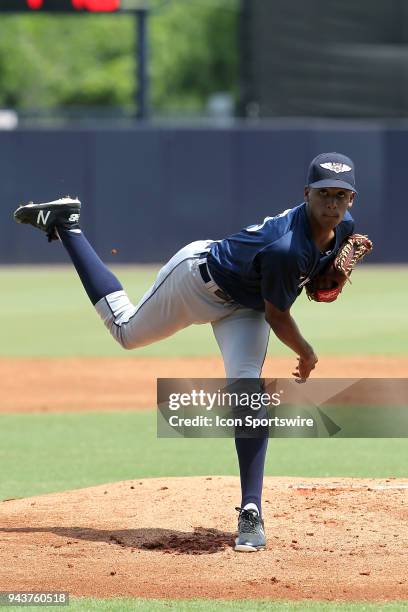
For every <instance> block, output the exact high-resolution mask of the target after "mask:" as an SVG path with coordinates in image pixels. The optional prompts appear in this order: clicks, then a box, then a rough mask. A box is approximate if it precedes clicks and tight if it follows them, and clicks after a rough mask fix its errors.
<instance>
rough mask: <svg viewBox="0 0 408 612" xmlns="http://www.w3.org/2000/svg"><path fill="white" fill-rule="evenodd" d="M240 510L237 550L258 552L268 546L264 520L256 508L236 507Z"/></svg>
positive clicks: (236, 541)
mask: <svg viewBox="0 0 408 612" xmlns="http://www.w3.org/2000/svg"><path fill="white" fill-rule="evenodd" d="M235 510H238V512H239V518H238V537H237V538H236V540H235V550H237V551H238V552H256V551H257V550H262V549H263V548H265V546H266V539H265V531H264V522H263V520H262V519H261V517H260V516H259V514H258V513H257V511H256V510H244V509H243V508H235Z"/></svg>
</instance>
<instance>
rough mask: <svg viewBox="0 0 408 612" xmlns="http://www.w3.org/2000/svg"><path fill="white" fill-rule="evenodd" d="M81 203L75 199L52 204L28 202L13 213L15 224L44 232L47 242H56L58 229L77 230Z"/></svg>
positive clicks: (61, 200)
mask: <svg viewBox="0 0 408 612" xmlns="http://www.w3.org/2000/svg"><path fill="white" fill-rule="evenodd" d="M80 216H81V202H80V201H79V200H78V199H76V198H70V197H66V198H61V199H59V200H54V201H53V202H45V203H43V204H34V202H29V203H28V204H24V205H23V206H19V207H18V208H17V210H16V211H15V212H14V220H15V221H17V223H28V224H29V225H32V226H33V227H37V228H38V229H40V230H42V231H43V232H45V233H46V234H47V236H48V241H49V242H51V240H58V232H57V229H58V227H63V228H65V229H70V230H72V229H79V218H80Z"/></svg>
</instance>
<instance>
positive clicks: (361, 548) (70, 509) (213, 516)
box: [0, 476, 408, 601]
mask: <svg viewBox="0 0 408 612" xmlns="http://www.w3.org/2000/svg"><path fill="white" fill-rule="evenodd" d="M299 485H302V486H304V487H306V488H297V487H299ZM238 492H239V481H238V479H237V478H234V477H225V476H223V477H221V476H212V477H210V476H209V477H195V478H158V479H148V480H135V481H126V482H120V483H115V484H107V485H101V486H97V487H92V488H88V489H79V490H75V491H68V492H65V493H55V494H51V495H42V496H39V497H32V498H26V499H18V500H9V501H3V502H2V503H0V522H1V528H0V532H1V540H2V546H1V547H0V584H2V585H7V589H8V590H19V589H21V590H25V591H27V590H28V591H30V590H39V589H41V590H46V591H58V590H64V591H69V592H70V594H71V595H75V596H80V595H83V596H95V597H115V596H136V597H149V598H150V597H151V598H153V597H159V598H193V597H201V598H202V597H209V598H223V599H224V598H227V599H234V598H237V599H242V598H262V597H269V598H273V599H279V598H282V599H316V600H370V601H375V600H392V599H407V598H408V578H407V572H406V569H407V565H406V551H407V547H408V537H407V522H408V503H407V497H408V480H398V481H396V480H393V479H390V480H374V479H370V480H360V479H330V480H329V479H319V480H315V479H299V478H270V477H268V478H266V479H265V494H264V515H265V523H266V531H267V537H268V546H267V549H266V550H264V551H261V552H258V553H251V554H248V553H236V552H234V550H233V548H232V546H233V540H234V532H235V528H236V516H235V512H234V506H235V505H236V504H237V502H238Z"/></svg>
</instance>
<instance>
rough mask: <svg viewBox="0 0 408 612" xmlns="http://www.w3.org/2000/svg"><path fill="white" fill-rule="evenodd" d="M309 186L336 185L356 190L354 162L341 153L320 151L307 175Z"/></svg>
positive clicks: (339, 187) (340, 187)
mask: <svg viewBox="0 0 408 612" xmlns="http://www.w3.org/2000/svg"><path fill="white" fill-rule="evenodd" d="M307 185H308V186H309V187H337V188H338V189H351V191H355V192H357V190H356V180H355V176H354V163H353V162H352V160H351V159H350V158H349V157H347V156H346V155H342V154H341V153H321V154H320V155H318V156H317V157H315V158H314V159H313V160H312V162H311V164H310V166H309V172H308V175H307Z"/></svg>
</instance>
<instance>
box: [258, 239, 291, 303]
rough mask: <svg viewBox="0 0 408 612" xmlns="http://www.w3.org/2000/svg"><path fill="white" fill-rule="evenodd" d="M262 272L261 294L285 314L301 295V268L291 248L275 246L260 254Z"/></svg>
mask: <svg viewBox="0 0 408 612" xmlns="http://www.w3.org/2000/svg"><path fill="white" fill-rule="evenodd" d="M258 257H259V263H260V271H261V293H262V297H263V299H264V300H267V301H268V302H271V303H272V304H273V305H274V306H276V308H278V309H279V310H281V311H282V312H284V311H285V310H288V308H290V307H291V306H292V304H293V302H294V301H295V300H296V298H297V297H298V295H299V294H300V293H301V291H302V290H301V289H299V283H300V280H299V276H300V268H299V263H298V261H297V258H296V257H295V254H294V253H293V252H291V250H290V249H289V248H285V247H282V245H279V243H278V244H274V245H272V246H271V247H269V248H268V249H267V250H264V251H262V252H261V253H260V254H259V256H258Z"/></svg>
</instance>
